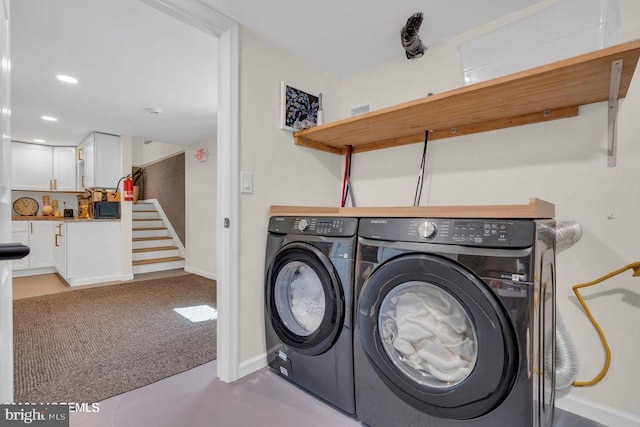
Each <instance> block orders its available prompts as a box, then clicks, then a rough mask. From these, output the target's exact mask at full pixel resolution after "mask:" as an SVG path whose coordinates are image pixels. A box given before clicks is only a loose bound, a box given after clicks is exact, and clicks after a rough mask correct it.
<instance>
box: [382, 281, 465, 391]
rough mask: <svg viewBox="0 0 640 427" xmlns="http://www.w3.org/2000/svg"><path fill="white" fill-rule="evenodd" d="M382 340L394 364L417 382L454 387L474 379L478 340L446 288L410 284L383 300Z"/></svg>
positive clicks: (462, 311)
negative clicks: (467, 379) (468, 379)
mask: <svg viewBox="0 0 640 427" xmlns="http://www.w3.org/2000/svg"><path fill="white" fill-rule="evenodd" d="M379 330H380V338H381V339H382V342H383V345H384V348H385V351H386V352H387V355H388V356H389V357H390V358H391V360H392V361H393V363H394V364H395V365H396V366H398V367H399V368H400V369H402V370H403V371H405V372H406V373H408V374H409V375H410V376H411V377H412V378H413V379H414V380H416V381H418V382H420V383H422V384H424V385H428V386H431V387H451V386H453V385H455V384H457V383H460V382H462V381H463V380H464V379H465V378H467V377H468V376H469V374H470V373H471V371H472V370H473V367H474V365H475V362H476V357H477V339H476V335H475V332H474V330H473V327H472V326H471V324H470V320H469V317H468V315H467V313H466V311H465V310H464V308H463V307H462V306H461V305H460V303H459V302H457V301H456V300H455V299H454V298H453V297H452V296H450V295H449V294H448V293H446V292H445V291H443V290H442V289H441V288H439V287H437V286H435V285H431V284H429V283H426V282H407V283H405V284H403V285H400V286H398V287H396V288H395V289H394V290H393V291H391V292H390V293H389V294H388V295H387V297H386V298H385V299H384V300H383V302H382V305H381V307H380V318H379Z"/></svg>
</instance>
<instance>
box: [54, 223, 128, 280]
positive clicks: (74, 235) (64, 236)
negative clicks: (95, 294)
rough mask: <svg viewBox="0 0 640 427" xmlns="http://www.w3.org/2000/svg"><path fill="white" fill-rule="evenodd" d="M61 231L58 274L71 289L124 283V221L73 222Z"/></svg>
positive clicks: (57, 258)
mask: <svg viewBox="0 0 640 427" xmlns="http://www.w3.org/2000/svg"><path fill="white" fill-rule="evenodd" d="M60 230H61V233H58V236H59V237H57V242H56V243H57V244H58V246H57V247H56V250H57V252H56V253H57V255H56V270H57V271H58V274H60V276H62V278H64V279H65V280H66V281H67V283H68V284H69V285H71V286H81V285H89V284H93V283H103V282H110V281H115V280H122V275H121V270H122V259H121V247H120V246H121V245H120V221H99V222H93V221H77V222H74V221H70V222H66V223H63V225H62V227H61V228H60ZM60 234H61V235H60Z"/></svg>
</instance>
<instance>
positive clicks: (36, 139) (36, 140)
mask: <svg viewBox="0 0 640 427" xmlns="http://www.w3.org/2000/svg"><path fill="white" fill-rule="evenodd" d="M33 142H47V141H45V140H44V139H38V138H34V139H33Z"/></svg>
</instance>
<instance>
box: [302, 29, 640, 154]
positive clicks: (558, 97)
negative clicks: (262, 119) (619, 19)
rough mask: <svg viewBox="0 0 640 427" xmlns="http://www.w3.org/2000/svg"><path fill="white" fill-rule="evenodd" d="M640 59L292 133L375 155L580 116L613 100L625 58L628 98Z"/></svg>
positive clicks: (534, 77)
mask: <svg viewBox="0 0 640 427" xmlns="http://www.w3.org/2000/svg"><path fill="white" fill-rule="evenodd" d="M639 56H640V41H633V42H629V43H625V44H621V45H617V46H613V47H610V48H607V49H603V50H599V51H596V52H592V53H588V54H586V55H580V56H577V57H574V58H570V59H566V60H563V61H559V62H555V63H552V64H548V65H543V66H540V67H536V68H532V69H530V70H526V71H522V72H519V73H515V74H510V75H508V76H504V77H500V78H497V79H493V80H489V81H485V82H481V83H477V84H474V85H471V86H466V87H462V88H459V89H455V90H451V91H448V92H443V93H440V94H437V95H432V96H429V97H426V98H421V99H417V100H415V101H411V102H407V103H404V104H400V105H396V106H393V107H389V108H384V109H381V110H377V111H373V112H370V113H367V114H363V115H361V116H357V117H351V118H348V119H344V120H340V121H337V122H332V123H327V124H325V125H323V126H318V127H314V128H310V129H305V130H302V131H298V132H295V133H294V142H295V144H296V145H302V146H305V147H309V148H314V149H317V150H322V151H328V152H331V153H336V154H344V152H345V150H346V147H347V146H349V145H351V146H353V152H355V153H357V152H363V151H370V150H378V149H381V148H387V147H395V146H399V145H405V144H413V143H416V142H422V141H424V135H425V131H427V130H429V131H430V134H429V140H437V139H443V138H451V137H455V136H462V135H468V134H473V133H478V132H486V131H491V130H497V129H504V128H508V127H513V126H520V125H525V124H531V123H539V122H545V121H549V120H556V119H561V118H566V117H573V116H577V115H578V107H579V106H581V105H586V104H592V103H594V102H600V101H606V100H609V95H610V88H611V82H612V63H613V62H614V61H617V60H622V72H621V75H620V85H619V91H618V98H624V97H625V96H626V94H627V89H628V88H629V84H630V83H631V78H632V77H633V73H634V71H635V69H636V64H637V63H638V57H639Z"/></svg>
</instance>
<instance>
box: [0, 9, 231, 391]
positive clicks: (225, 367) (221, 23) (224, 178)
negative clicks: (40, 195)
mask: <svg viewBox="0 0 640 427" xmlns="http://www.w3.org/2000/svg"><path fill="white" fill-rule="evenodd" d="M6 3H7V4H8V1H6ZM145 3H147V4H151V5H153V6H154V7H157V8H159V9H161V10H162V11H164V12H169V13H170V15H172V16H174V17H178V18H179V19H180V20H182V21H186V22H188V23H190V24H191V25H193V26H195V27H197V28H199V29H206V31H207V32H208V33H210V34H213V35H215V36H218V37H219V43H220V49H219V51H218V59H219V64H220V79H219V85H220V90H219V93H220V102H219V116H218V124H219V126H218V130H217V140H218V142H219V143H218V146H217V151H216V160H217V163H218V168H217V169H218V171H217V175H218V188H219V189H220V191H218V192H217V201H218V206H220V207H221V208H220V209H219V210H218V213H217V218H216V219H217V221H216V229H218V230H219V232H218V233H217V239H216V240H217V243H218V245H217V246H218V247H219V248H220V250H219V251H218V255H217V265H218V279H219V280H220V281H222V280H224V281H225V283H227V284H231V286H225V291H224V292H221V293H220V295H219V298H218V301H219V303H218V304H219V311H220V322H219V324H218V348H219V349H220V350H219V355H218V360H219V362H218V370H217V372H218V376H219V377H220V378H221V379H223V380H225V381H232V380H234V379H235V378H236V377H237V365H238V361H237V340H236V334H235V331H237V320H236V316H237V313H236V310H235V309H234V307H235V301H236V300H237V290H236V286H234V285H235V284H236V282H237V228H236V227H234V225H235V224H237V215H238V203H237V182H236V181H237V180H236V175H237V173H236V171H237V163H238V162H237V149H238V147H237V144H238V141H237V135H238V129H237V128H238V113H237V87H238V74H237V48H238V43H237V37H238V29H237V25H236V24H235V23H234V22H233V21H231V20H229V19H227V18H225V17H223V16H221V15H219V14H218V13H217V12H215V11H214V10H212V9H210V8H208V7H206V6H203V5H202V4H201V3H199V2H190V1H178V2H169V1H158V2H155V1H146V2H145ZM5 10H7V11H8V10H9V9H8V6H7V7H6V8H5ZM7 24H8V22H7ZM5 34H6V33H5ZM7 68H8V67H7ZM7 71H8V69H7ZM14 72H15V70H14ZM6 77H7V78H8V76H6ZM4 130H5V128H4V127H3V131H4ZM3 134H4V132H3ZM7 146H8V141H6V140H4V139H3V146H2V148H3V152H2V154H3V157H2V161H3V162H4V163H3V165H6V164H7V159H8V158H9V156H8V155H7V154H6V153H7V151H8V147H7ZM3 170H5V171H7V170H10V168H4V167H3ZM1 178H2V180H3V181H2V182H0V184H3V185H5V187H9V186H8V181H9V178H8V177H6V176H5V175H4V174H3V176H2V177H1ZM3 208H5V210H4V212H3V213H4V215H3V217H2V218H1V222H0V228H1V229H2V233H3V234H0V235H2V236H3V238H4V236H6V235H7V234H8V232H9V231H10V217H8V215H7V213H8V212H7V209H6V207H4V206H3ZM223 218H228V219H229V220H230V222H231V227H229V228H223V227H222V223H223V221H222V219H223ZM223 248H226V249H227V250H222V249H223ZM9 281H10V279H9ZM5 287H6V286H5ZM7 288H10V287H7ZM1 302H2V304H3V306H4V307H7V306H8V304H10V296H9V298H7V296H6V295H3V296H2V301H1ZM4 312H5V313H6V311H4ZM9 312H10V310H9ZM10 327H11V322H3V333H6V332H7V330H9V332H10ZM5 337H6V335H3V342H5V341H4V340H5ZM7 341H8V342H10V341H11V340H10V339H7ZM2 348H3V351H2V355H1V358H2V362H3V366H4V367H7V366H9V365H8V364H7V361H10V360H11V357H10V351H11V346H6V345H3V346H2ZM10 381H11V374H10V370H7V369H4V370H3V371H2V374H1V376H0V382H1V383H2V385H3V388H2V394H3V396H0V397H1V398H3V399H4V400H5V401H11V400H12V398H11V397H12V396H11V394H10V393H11V392H10V387H6V386H5V385H6V384H10Z"/></svg>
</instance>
